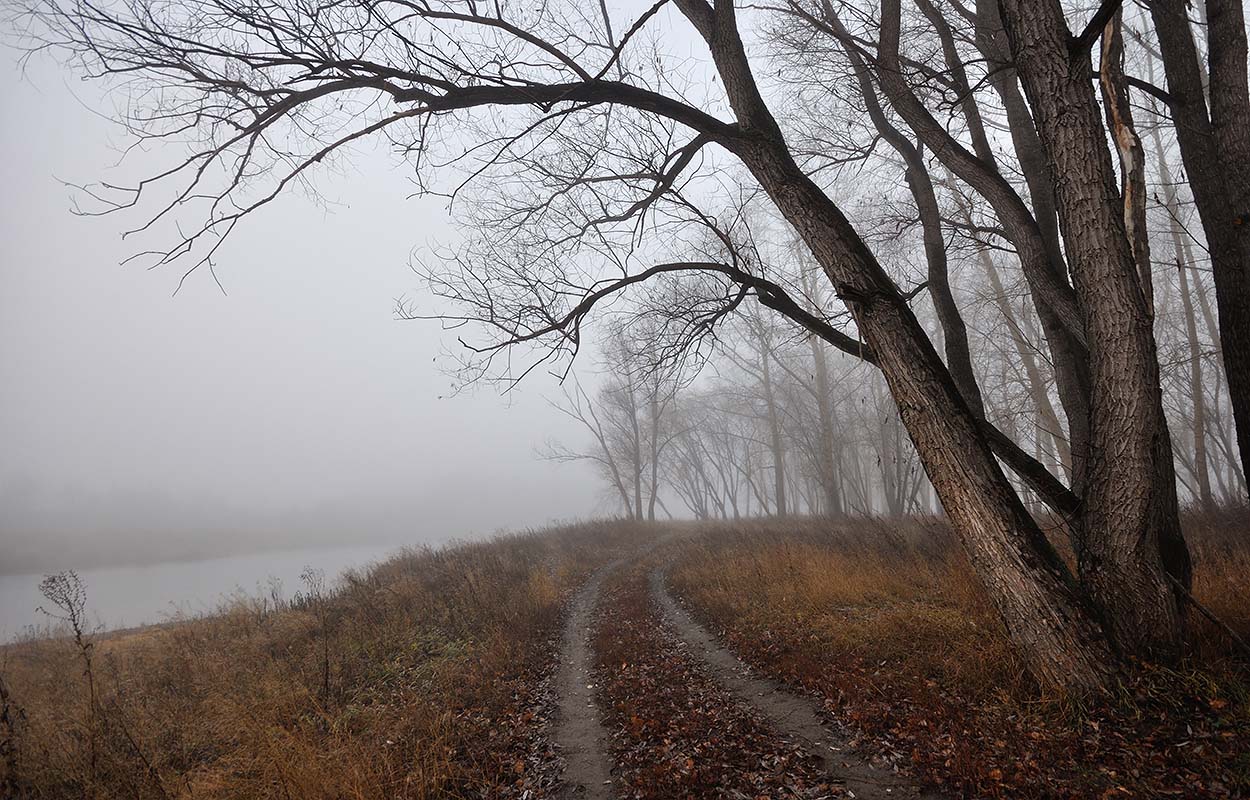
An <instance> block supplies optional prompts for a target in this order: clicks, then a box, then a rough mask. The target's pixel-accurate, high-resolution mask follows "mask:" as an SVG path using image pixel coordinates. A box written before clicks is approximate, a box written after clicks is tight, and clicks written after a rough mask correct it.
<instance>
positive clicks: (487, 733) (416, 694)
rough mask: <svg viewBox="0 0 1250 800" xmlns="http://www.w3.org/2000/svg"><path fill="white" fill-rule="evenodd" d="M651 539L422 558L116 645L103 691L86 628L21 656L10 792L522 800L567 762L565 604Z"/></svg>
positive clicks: (604, 529)
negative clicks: (552, 706) (554, 733)
mask: <svg viewBox="0 0 1250 800" xmlns="http://www.w3.org/2000/svg"><path fill="white" fill-rule="evenodd" d="M639 535H640V533H639V531H638V529H637V528H636V527H632V526H629V525H626V524H618V523H600V524H593V525H585V526H574V527H567V528H561V529H555V530H550V531H543V532H539V533H534V534H527V535H518V536H509V537H502V538H499V539H497V540H495V541H492V542H488V543H480V544H465V545H458V546H454V547H449V548H446V549H442V550H437V551H431V550H422V551H413V552H408V553H406V554H404V555H401V556H399V557H397V558H395V559H393V560H390V561H387V562H385V563H382V564H380V565H378V566H376V567H374V568H372V569H370V570H369V571H367V572H363V573H358V574H354V575H349V576H348V578H347V580H346V581H345V582H344V584H343V585H342V586H341V587H340V588H337V589H335V590H332V591H327V592H325V593H324V594H322V595H320V596H318V594H317V593H316V592H306V593H305V594H304V595H303V596H302V597H300V598H297V599H296V600H295V601H294V602H290V603H278V604H275V603H274V602H271V601H269V600H267V599H253V600H248V601H239V602H236V603H235V604H234V605H233V607H231V608H228V609H225V610H224V611H223V613H221V614H220V615H215V616H210V617H206V618H202V619H197V620H189V621H185V622H182V623H179V624H171V625H166V626H162V627H159V628H150V629H143V630H141V631H139V632H136V633H131V634H125V635H120V636H105V637H100V638H98V640H97V641H95V642H94V645H93V646H92V648H91V651H90V653H91V656H92V677H93V679H94V682H95V685H96V687H97V693H98V694H97V699H96V701H95V702H94V703H93V702H92V700H91V695H90V688H89V685H88V682H87V680H86V676H85V675H84V669H83V662H82V659H81V655H82V654H81V653H80V652H78V651H77V650H76V649H75V646H74V643H73V641H72V640H70V639H66V638H60V639H52V640H42V641H33V642H26V643H22V644H20V645H15V646H11V647H8V648H5V652H4V653H3V655H2V656H0V659H2V660H0V674H2V675H3V682H4V684H5V685H6V686H7V694H8V700H7V709H8V719H9V722H8V723H6V722H5V721H4V720H5V717H4V716H3V715H0V741H3V742H4V743H5V744H6V746H7V747H8V748H9V750H10V753H9V754H8V755H7V757H6V758H5V759H3V760H0V794H8V793H12V794H14V795H15V796H19V797H30V798H62V797H75V798H82V797H87V798H112V797H136V798H162V797H191V796H194V797H210V798H227V797H229V798H239V797H278V798H398V797H402V798H433V797H440V798H442V797H470V796H471V797H483V796H486V797H507V796H512V795H519V794H521V793H522V792H523V791H524V789H525V788H533V787H536V786H538V785H539V784H542V783H543V782H544V781H546V782H550V781H551V780H552V779H553V776H554V771H555V769H556V765H554V764H553V763H552V761H551V754H550V753H549V752H548V751H547V750H546V747H545V743H544V742H543V741H542V740H541V737H540V736H538V735H537V734H536V731H538V730H539V729H540V727H541V726H539V725H535V724H531V723H532V721H533V717H534V716H535V715H541V714H542V713H544V710H545V705H544V704H545V702H546V699H545V698H544V697H543V695H542V690H541V683H542V680H543V678H544V676H545V675H546V673H547V671H548V670H549V668H550V666H551V659H552V658H553V650H554V649H553V648H552V647H550V640H551V638H552V636H553V634H554V633H555V631H556V629H557V626H558V620H559V615H560V608H561V604H562V602H563V601H564V599H566V597H567V595H568V594H569V592H570V591H571V589H572V588H573V587H575V586H576V585H577V584H579V583H580V582H581V581H582V579H583V578H584V577H585V575H586V574H587V573H588V572H589V571H590V570H591V569H593V568H594V567H595V566H596V565H598V564H599V563H601V562H603V561H604V559H606V558H609V557H610V556H611V554H612V552H613V551H614V550H615V549H616V548H618V547H620V546H623V545H625V544H626V543H628V542H631V541H632V540H635V539H636V538H637V536H639ZM3 700H4V698H0V701H3ZM2 710H3V709H0V711H2ZM3 752H4V748H0V754H2V753H3Z"/></svg>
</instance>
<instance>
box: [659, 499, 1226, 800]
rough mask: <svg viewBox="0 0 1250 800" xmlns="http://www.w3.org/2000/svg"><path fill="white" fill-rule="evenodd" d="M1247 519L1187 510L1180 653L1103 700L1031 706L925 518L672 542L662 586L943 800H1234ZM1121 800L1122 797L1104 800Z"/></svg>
mask: <svg viewBox="0 0 1250 800" xmlns="http://www.w3.org/2000/svg"><path fill="white" fill-rule="evenodd" d="M1248 523H1250V514H1248V513H1247V512H1246V510H1245V509H1233V510H1228V511H1223V512H1219V513H1213V514H1208V515H1196V514H1187V515H1186V517H1185V519H1184V524H1185V528H1186V532H1187V535H1188V539H1189V541H1190V546H1191V549H1192V552H1193V555H1194V566H1195V572H1194V586H1193V594H1194V598H1195V599H1196V600H1197V601H1198V602H1199V603H1200V604H1201V605H1202V606H1203V608H1205V609H1207V610H1209V611H1210V612H1211V613H1212V614H1214V615H1215V616H1216V617H1217V618H1218V619H1219V620H1220V622H1221V623H1222V624H1219V625H1217V624H1215V623H1212V622H1210V621H1208V620H1207V619H1206V618H1204V617H1203V616H1202V615H1201V614H1200V613H1196V612H1195V613H1192V614H1191V615H1190V619H1191V621H1192V623H1191V626H1190V629H1189V638H1190V641H1191V648H1190V657H1189V659H1188V660H1187V661H1186V663H1184V664H1182V665H1180V666H1179V667H1178V668H1176V669H1157V668H1149V669H1146V670H1144V671H1143V672H1140V673H1137V674H1134V673H1131V672H1130V673H1127V674H1126V677H1125V682H1124V684H1123V686H1122V688H1121V691H1120V694H1119V695H1118V696H1117V697H1116V698H1115V699H1114V700H1113V701H1112V702H1110V703H1106V704H1099V705H1097V706H1095V707H1090V706H1084V707H1073V706H1071V705H1070V704H1066V703H1064V702H1062V701H1061V700H1060V699H1059V698H1049V697H1046V696H1045V695H1044V694H1042V692H1041V690H1040V688H1039V687H1038V686H1037V684H1036V683H1035V682H1034V681H1033V680H1032V679H1031V678H1030V677H1029V675H1028V673H1027V672H1026V671H1025V669H1024V666H1023V664H1022V663H1021V662H1020V661H1019V659H1018V658H1017V657H1016V656H1015V654H1014V652H1013V651H1012V648H1011V646H1010V643H1009V641H1008V639H1007V637H1006V635H1005V632H1004V630H1003V628H1002V624H1001V622H1000V621H999V620H998V618H997V616H996V614H995V613H994V611H993V609H992V607H991V606H990V604H989V602H988V601H987V599H986V597H985V595H984V593H983V592H982V590H981V588H980V585H979V583H978V581H977V580H976V578H975V576H974V574H973V572H972V570H971V568H970V566H969V564H968V563H967V561H966V559H965V558H964V556H963V553H962V552H961V550H960V548H959V547H958V545H957V543H956V542H954V540H953V538H952V537H951V535H950V533H949V531H948V530H947V528H946V527H945V525H944V524H943V523H941V522H940V521H938V520H912V521H905V522H900V521H855V522H828V521H818V520H781V521H756V522H748V523H741V524H737V525H732V526H725V525H721V526H710V527H709V528H708V529H706V530H705V532H704V533H703V535H701V536H698V537H694V538H691V539H688V540H686V541H685V542H684V543H683V544H682V553H681V555H680V557H678V558H676V559H675V564H674V566H673V568H671V569H670V571H669V580H670V584H671V585H672V588H673V590H674V591H675V592H676V593H677V594H678V595H679V596H681V597H683V598H684V599H685V601H686V602H687V603H688V605H689V606H690V608H691V610H692V611H693V612H695V614H696V616H698V617H699V618H701V619H702V620H703V622H704V623H705V624H707V625H708V626H710V627H711V628H713V629H714V630H716V631H717V632H718V633H720V634H722V635H723V636H725V637H726V638H727V639H728V641H729V643H730V644H731V646H732V647H733V648H734V649H735V650H737V651H738V652H739V654H740V655H741V656H742V657H743V658H745V659H746V660H747V661H749V662H751V663H753V664H755V665H756V666H757V667H758V668H760V669H762V670H764V671H765V672H768V673H770V674H772V675H775V676H777V677H779V678H781V679H783V680H786V681H788V682H790V683H792V684H795V685H797V686H800V687H802V688H804V689H805V690H807V691H810V692H812V693H814V694H816V695H817V696H819V697H821V698H823V699H824V700H825V701H826V702H827V704H828V706H829V708H830V709H831V710H834V711H835V712H836V713H837V714H838V715H839V716H840V717H841V718H842V719H843V720H845V721H847V722H848V723H849V724H850V726H851V729H852V730H853V731H855V732H857V734H858V735H860V736H861V737H862V738H863V740H864V742H865V744H866V745H867V746H869V747H872V748H875V749H877V750H878V751H879V752H880V753H882V754H884V755H887V756H894V757H896V758H900V759H902V760H904V761H909V762H912V763H913V764H914V766H915V767H916V769H917V770H918V771H919V773H920V774H921V776H922V777H923V778H924V779H925V780H927V781H928V782H930V783H933V784H938V785H940V786H942V787H944V788H945V789H946V790H947V791H953V792H954V793H955V796H965V795H966V796H974V797H1000V796H1001V797H1020V798H1028V797H1097V796H1103V794H1102V793H1103V792H1105V791H1110V792H1111V794H1109V795H1107V796H1140V797H1152V796H1156V795H1158V794H1160V793H1165V792H1172V793H1174V794H1175V795H1176V796H1184V797H1199V796H1202V797H1207V796H1210V797H1223V796H1240V795H1239V794H1237V793H1239V792H1241V793H1250V756H1247V755H1246V752H1247V751H1246V749H1245V748H1244V746H1243V745H1240V744H1239V742H1241V741H1244V740H1245V739H1246V738H1247V737H1250V680H1248V677H1250V672H1248V666H1250V664H1248V662H1247V660H1246V657H1245V654H1244V652H1242V651H1240V650H1239V649H1238V647H1237V645H1236V643H1235V640H1234V638H1233V637H1231V636H1230V635H1229V634H1228V631H1227V630H1226V629H1225V628H1224V627H1223V624H1226V625H1227V626H1228V627H1229V628H1231V629H1232V631H1233V632H1234V635H1240V636H1241V637H1242V638H1247V637H1250V593H1247V591H1246V587H1247V586H1250V524H1248ZM1117 787H1119V788H1123V789H1124V791H1125V792H1127V794H1124V793H1117V792H1119V788H1117Z"/></svg>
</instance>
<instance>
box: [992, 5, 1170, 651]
mask: <svg viewBox="0 0 1250 800" xmlns="http://www.w3.org/2000/svg"><path fill="white" fill-rule="evenodd" d="M1002 10H1003V12H1004V14H1003V16H1004V22H1005V24H1006V30H1007V33H1008V36H1009V38H1010V41H1011V44H1012V52H1013V54H1014V55H1015V63H1016V66H1017V68H1018V70H1019V71H1020V77H1021V80H1022V82H1023V84H1024V87H1025V92H1026V94H1027V96H1028V99H1029V102H1030V105H1031V106H1032V108H1033V112H1034V117H1035V119H1036V121H1037V127H1038V133H1039V135H1040V137H1041V140H1042V144H1043V147H1044V149H1045V151H1046V153H1047V154H1048V156H1049V167H1050V171H1051V175H1052V177H1053V179H1054V184H1055V189H1056V199H1057V201H1058V208H1059V217H1060V223H1061V228H1062V230H1063V234H1064V240H1065V245H1066V249H1067V255H1068V262H1069V264H1070V266H1071V270H1072V274H1073V278H1074V283H1075V288H1076V291H1077V297H1078V300H1079V302H1080V304H1081V309H1082V312H1083V316H1084V317H1085V326H1086V331H1087V332H1088V334H1089V336H1088V338H1089V353H1090V366H1091V377H1092V392H1091V398H1090V443H1091V452H1090V459H1089V471H1088V479H1087V481H1086V484H1085V486H1084V491H1083V493H1082V498H1081V499H1082V510H1083V517H1082V519H1081V520H1080V521H1079V523H1078V528H1079V532H1078V537H1077V539H1078V548H1077V566H1078V572H1079V575H1080V578H1081V580H1082V583H1083V585H1084V587H1085V589H1086V591H1087V592H1088V594H1089V596H1090V598H1091V600H1092V601H1093V602H1094V604H1095V607H1096V609H1097V611H1098V613H1099V615H1100V617H1101V619H1102V621H1103V624H1104V627H1105V628H1106V630H1107V631H1108V633H1109V634H1110V636H1111V637H1112V641H1113V642H1114V644H1115V645H1116V646H1117V647H1118V648H1119V649H1120V650H1121V651H1122V652H1125V653H1131V654H1135V655H1140V656H1149V657H1154V658H1164V659H1168V658H1172V657H1175V656H1177V655H1178V654H1179V653H1180V649H1181V638H1182V621H1183V614H1182V607H1181V597H1180V595H1179V594H1178V591H1177V586H1176V585H1175V584H1179V585H1180V587H1181V588H1182V590H1184V589H1187V588H1188V582H1189V577H1190V570H1189V556H1188V550H1187V549H1186V546H1185V543H1184V539H1183V538H1182V536H1181V532H1180V521H1179V515H1178V510H1177V500H1176V482H1175V481H1176V479H1175V475H1174V473H1173V464H1172V448H1171V442H1170V439H1169V434H1168V428H1167V422H1166V420H1165V418H1164V414H1163V398H1162V391H1161V389H1160V384H1159V364H1158V359H1157V356H1156V349H1155V341H1154V333H1153V330H1152V325H1151V319H1150V313H1149V309H1148V306H1147V300H1146V297H1145V293H1144V290H1143V286H1142V282H1141V279H1140V276H1139V274H1138V271H1137V263H1136V259H1135V256H1134V252H1133V247H1132V244H1131V243H1130V241H1129V239H1128V236H1127V234H1126V231H1125V225H1124V218H1123V216H1122V212H1121V208H1122V197H1121V194H1120V192H1119V189H1118V187H1117V185H1116V178H1115V169H1114V167H1113V166H1112V163H1111V154H1110V153H1109V152H1108V150H1107V145H1106V138H1105V133H1104V131H1103V127H1102V123H1101V119H1100V114H1099V109H1098V102H1097V100H1096V98H1095V96H1094V76H1093V72H1092V69H1091V67H1090V63H1089V57H1088V53H1084V54H1081V53H1074V52H1073V51H1072V49H1071V48H1072V44H1073V42H1074V41H1075V40H1074V38H1073V37H1072V35H1071V34H1070V32H1069V31H1068V27H1067V23H1066V21H1065V19H1064V14H1063V9H1062V7H1061V6H1060V4H1059V0H1004V2H1003V4H1002Z"/></svg>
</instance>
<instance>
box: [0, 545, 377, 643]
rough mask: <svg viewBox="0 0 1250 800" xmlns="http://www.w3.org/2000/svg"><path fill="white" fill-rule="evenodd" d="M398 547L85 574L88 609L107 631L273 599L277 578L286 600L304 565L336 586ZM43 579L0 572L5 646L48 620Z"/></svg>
mask: <svg viewBox="0 0 1250 800" xmlns="http://www.w3.org/2000/svg"><path fill="white" fill-rule="evenodd" d="M395 549H396V548H394V547H383V546H377V545H373V546H357V547H337V548H316V549H303V550H278V551H271V552H266V553H253V554H250V555H242V556H229V557H226V558H212V559H206V560H202V561H173V562H168V563H164V564H149V565H145V566H136V567H106V568H100V569H88V570H79V571H78V576H79V577H80V578H82V581H83V583H84V584H85V585H86V588H87V609H88V613H89V616H90V619H91V621H92V622H93V624H98V625H99V626H101V627H103V628H105V629H114V628H125V627H131V626H134V625H146V624H150V623H153V622H164V621H167V620H169V619H171V618H173V617H175V616H176V615H178V614H179V613H182V614H201V613H205V612H209V611H212V610H214V609H216V608H217V607H218V606H219V605H220V604H221V602H222V601H223V600H225V599H228V598H229V597H230V596H231V595H233V594H236V593H239V592H242V593H245V594H249V595H262V594H263V595H266V596H267V595H268V594H269V592H270V583H271V581H270V579H271V578H272V579H275V580H276V581H278V582H280V583H279V585H280V587H281V591H282V593H283V595H284V596H285V597H288V598H289V597H291V595H293V594H294V593H295V592H296V591H299V590H300V589H302V588H304V587H303V583H302V582H301V581H300V577H299V576H300V573H301V572H303V570H304V569H305V567H312V568H313V569H319V570H322V571H323V572H324V573H325V576H326V583H327V584H330V583H332V582H333V581H334V580H335V579H336V578H337V577H338V576H339V575H340V574H341V573H342V572H343V571H344V570H346V569H348V568H349V567H363V566H367V565H369V564H371V563H374V562H376V561H379V560H381V559H383V558H385V557H386V555H387V554H388V553H391V552H394V550H395ZM42 578H43V576H42V575H0V642H5V641H9V640H11V639H13V638H14V637H15V636H17V635H19V634H21V633H23V631H24V630H25V628H26V627H27V626H32V625H33V626H42V625H45V624H46V623H47V622H48V618H47V617H46V616H45V615H43V614H41V613H39V612H38V611H37V609H38V607H39V606H40V605H46V604H47V603H46V601H45V600H44V599H43V597H42V596H40V594H39V581H40V580H41V579H42Z"/></svg>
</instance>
